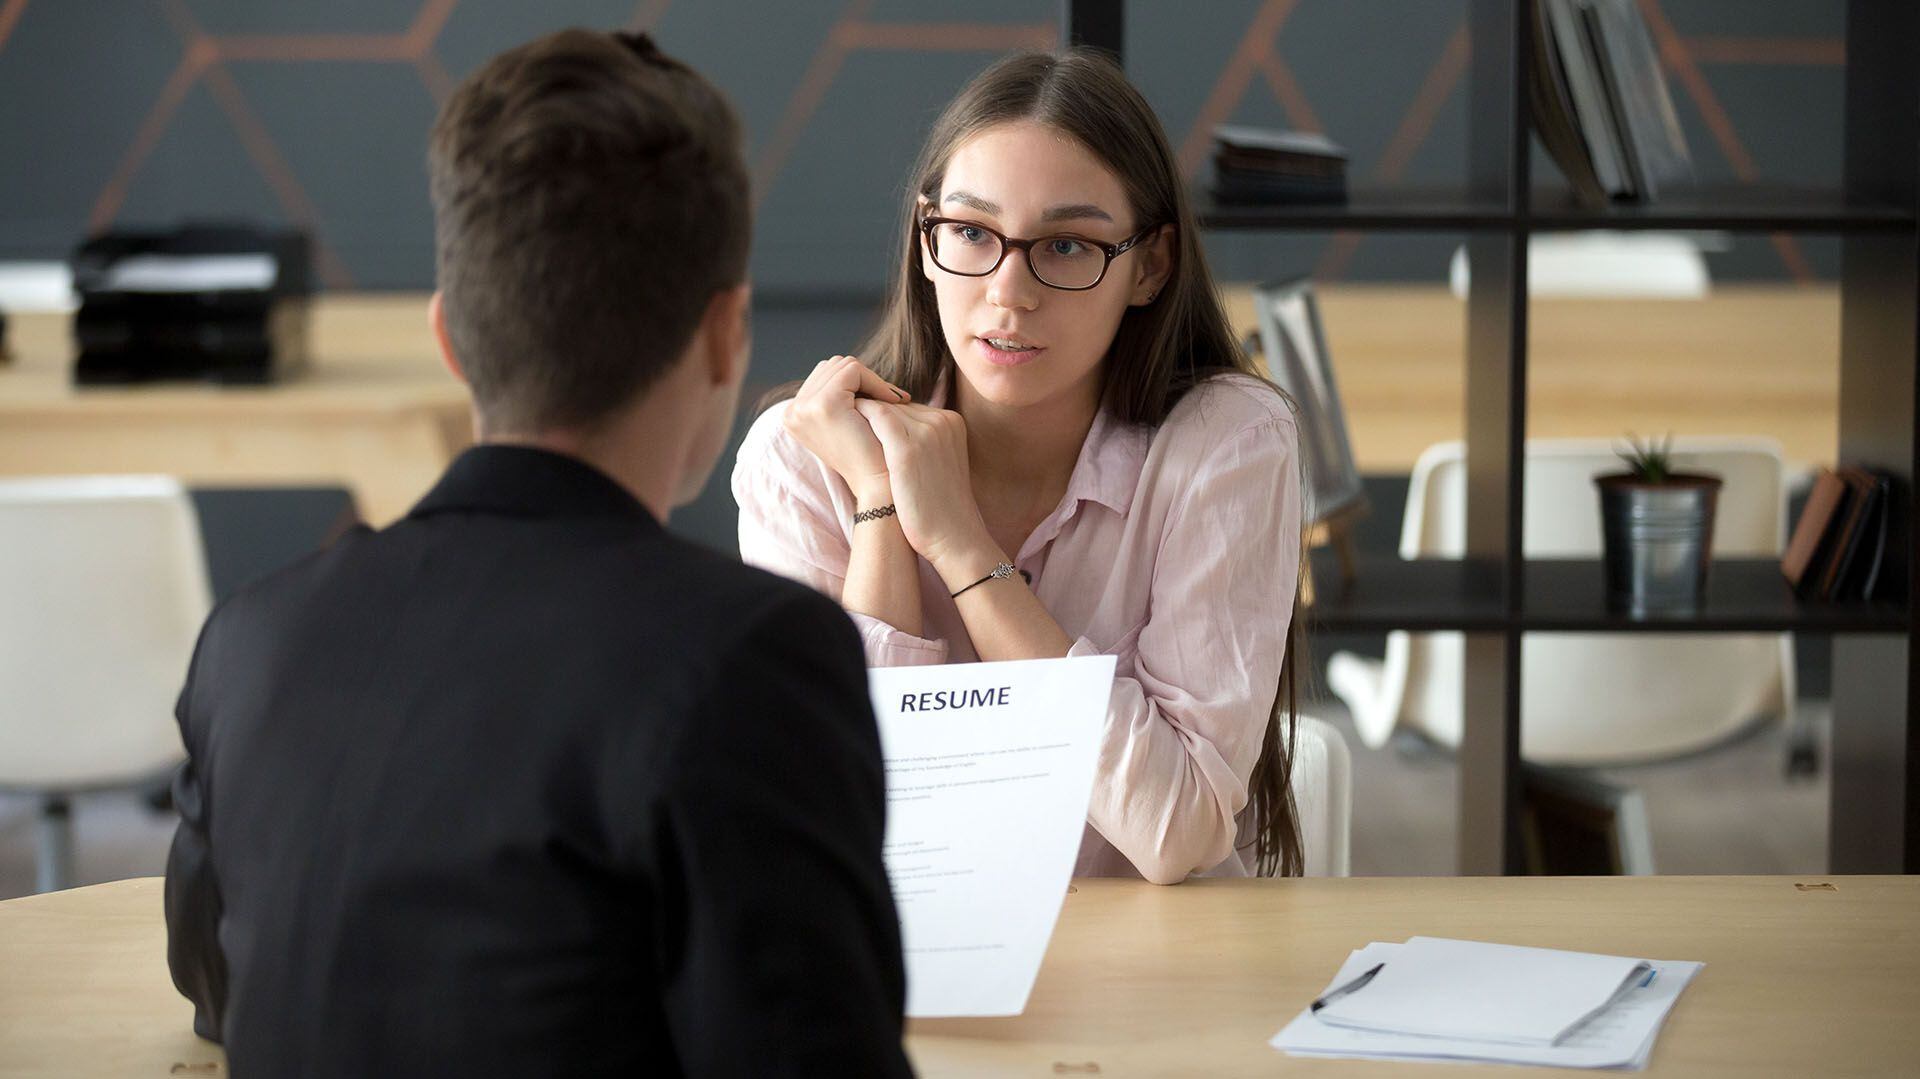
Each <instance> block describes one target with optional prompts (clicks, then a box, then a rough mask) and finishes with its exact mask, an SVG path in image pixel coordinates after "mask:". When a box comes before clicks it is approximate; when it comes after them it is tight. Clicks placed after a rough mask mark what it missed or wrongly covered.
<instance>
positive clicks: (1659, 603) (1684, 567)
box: [1593, 434, 1720, 615]
mask: <svg viewBox="0 0 1920 1079" xmlns="http://www.w3.org/2000/svg"><path fill="white" fill-rule="evenodd" d="M1672 451H1673V436H1672V435H1668V436H1667V438H1666V440H1665V441H1664V442H1663V441H1658V440H1655V439H1648V440H1647V441H1646V442H1645V443H1644V444H1643V443H1641V442H1640V441H1639V440H1638V439H1636V438H1634V437H1633V436H1632V435H1631V434H1629V435H1628V436H1627V448H1626V449H1625V450H1622V451H1620V458H1621V460H1623V461H1625V462H1626V464H1627V471H1625V472H1614V473H1608V474H1605V475H1601V476H1596V477H1594V481H1593V482H1594V486H1596V487H1597V488H1599V491H1600V535H1601V541H1602V549H1603V550H1604V552H1605V564H1606V576H1607V601H1608V603H1609V604H1610V605H1611V606H1613V607H1614V608H1615V609H1618V610H1625V611H1627V612H1629V613H1630V614H1634V615H1643V614H1657V613H1662V612H1684V611H1690V610H1693V609H1694V608H1695V607H1696V606H1697V605H1698V604H1699V602H1700V598H1701V596H1702V595H1703V594H1705V592H1706V587H1707V565H1708V562H1709V560H1710V559H1711V557H1712V553H1713V552H1712V545H1713V511H1714V506H1715V504H1716V503H1717V502H1718V500H1719V495H1720V477H1718V476H1709V475H1705V474H1703V473H1694V472H1676V471H1674V470H1673V452H1672Z"/></svg>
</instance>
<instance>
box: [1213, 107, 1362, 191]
mask: <svg viewBox="0 0 1920 1079" xmlns="http://www.w3.org/2000/svg"><path fill="white" fill-rule="evenodd" d="M1213 141H1214V149H1213V168H1214V187H1213V196H1214V199H1215V200H1216V201H1218V202H1220V203H1222V204H1228V205H1248V204H1259V203H1268V204H1273V203H1308V204H1325V203H1340V202H1345V201H1347V152H1346V151H1345V150H1343V149H1341V148H1340V147H1339V146H1338V145H1336V144H1334V143H1333V142H1331V141H1329V140H1328V139H1327V137H1326V136H1324V135H1315V134H1312V133H1310V132H1304V131H1273V130H1269V129H1267V128H1260V127H1243V126H1239V125H1236V124H1221V125H1220V126H1218V127H1216V128H1214V129H1213Z"/></svg>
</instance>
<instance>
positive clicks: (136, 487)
mask: <svg viewBox="0 0 1920 1079" xmlns="http://www.w3.org/2000/svg"><path fill="white" fill-rule="evenodd" d="M0 596H5V597H6V602H5V603H4V605H0V786H9V787H20V788H29V789H38V790H79V789H85V788H88V787H97V786H112V785H117V784H122V783H126V782H130V781H134V780H137V779H140V778H142V777H144V776H149V775H153V774H156V773H158V772H159V771H160V770H162V769H164V768H166V767H167V766H168V765H169V764H172V763H173V762H176V761H178V760H179V759H180V756H181V749H180V739H179V734H178V731H177V730H176V728H175V724H174V719H173V704H174V701H175V699H176V698H177V697H178V695H179V693H180V686H181V684H182V682H183V681H184V680H185V678H186V671H187V662H188V660H189V659H190V658H191V657H192V653H193V644H194V640H195V637H196V636H197V634H198V633H199V630H200V625H201V623H202V622H203V621H204V620H205V619H206V616H207V609H208V606H209V598H208V596H209V593H208V588H207V571H206V562H205V557H204V555H203V553H202V548H201V542H200V528H199V524H198V522H197V520H196V519H195V517H194V513H193V507H192V504H191V503H190V502H189V500H188V498H187V494H186V491H185V490H184V489H183V488H182V487H181V486H180V484H179V483H178V482H177V481H175V480H173V479H170V478H168V477H164V476H80V477H59V478H46V479H17V480H0Z"/></svg>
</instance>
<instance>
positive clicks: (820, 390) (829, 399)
mask: <svg viewBox="0 0 1920 1079" xmlns="http://www.w3.org/2000/svg"><path fill="white" fill-rule="evenodd" d="M857 397H871V398H873V399H875V400H878V401H894V402H901V401H906V400H908V399H909V398H908V397H907V394H906V391H904V390H902V389H900V388H899V387H897V386H895V385H893V384H892V383H890V382H888V381H887V380H886V379H883V378H881V377H880V376H879V375H876V374H874V373H873V372H872V371H870V370H868V369H867V367H866V365H865V364H862V363H861V362H860V361H859V360H858V359H856V358H854V357H852V356H834V357H832V358H831V359H827V360H822V361H821V362H820V363H819V364H817V365H815V367H814V369H813V373H812V374H810V375H808V376H807V380H806V381H805V382H803V383H801V385H800V392H799V393H797V394H795V395H794V398H793V403H792V404H790V405H788V406H787V411H786V415H785V416H783V417H782V421H783V422H784V424H785V426H786V429H787V431H788V432H789V433H791V434H792V435H793V437H794V438H796V439H798V440H799V442H800V444H801V445H802V446H805V447H806V448H807V449H809V450H811V451H812V452H813V455H814V456H815V457H818V458H819V459H820V462H821V463H822V464H824V465H826V466H827V467H828V468H830V469H832V470H833V471H834V472H835V473H836V474H838V475H839V477H840V478H841V479H842V480H844V481H846V484H847V487H848V488H849V489H851V490H852V491H853V497H854V501H855V502H856V503H857V504H858V505H859V507H860V508H861V509H871V508H872V505H880V504H884V503H886V502H888V501H891V498H890V495H889V492H890V490H891V488H890V486H889V484H888V480H887V458H886V455H885V454H884V453H882V452H881V449H880V439H879V438H878V437H877V436H875V435H874V433H873V427H872V426H871V425H869V424H868V423H867V420H866V417H864V416H862V415H860V413H859V412H857V411H855V410H854V407H853V402H854V400H855V399H856V398H857ZM869 503H872V505H869Z"/></svg>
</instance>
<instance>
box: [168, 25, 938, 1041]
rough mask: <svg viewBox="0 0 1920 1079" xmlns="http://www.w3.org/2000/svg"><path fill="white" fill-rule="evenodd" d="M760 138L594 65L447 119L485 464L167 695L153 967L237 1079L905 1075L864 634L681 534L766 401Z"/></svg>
mask: <svg viewBox="0 0 1920 1079" xmlns="http://www.w3.org/2000/svg"><path fill="white" fill-rule="evenodd" d="M739 141H740V140H739V130H738V123H737V121H736V119H735V118H734V115H733V113H732V110H731V109H730V108H729V106H727V104H726V103H725V102H724V101H723V100H722V99H721V98H720V96H719V95H718V93H717V92H716V91H715V90H714V89H713V88H712V87H711V86H710V85H709V84H707V83H706V82H705V81H704V80H703V79H701V78H700V77H699V76H698V75H697V74H695V73H694V72H693V71H691V70H690V69H688V68H687V67H685V66H684V65H682V64H680V63H679V62H677V61H675V60H672V59H670V58H668V57H666V56H664V55H662V54H661V53H660V52H659V51H658V50H657V49H656V48H655V47H654V46H653V45H652V43H651V42H650V41H648V40H647V39H645V38H643V37H627V36H620V35H608V34H596V33H589V32H586V31H567V32H563V33H560V34H556V35H553V36H550V37H547V38H543V39H541V40H539V41H536V42H533V43H532V44H529V45H526V46H523V47H521V48H518V49H515V50H513V51H511V52H508V53H506V54H504V55H502V56H500V57H498V58H496V59H495V60H493V61H492V62H491V63H489V64H488V65H487V66H486V67H484V68H482V69H481V70H480V71H479V72H477V73H475V74H474V75H473V76H472V77H471V78H470V79H468V80H467V81H466V83H464V84H463V85H462V86H461V87H460V89H459V90H458V92H456V93H455V94H454V96H453V98H452V99H451V100H450V101H449V102H448V103H447V105H446V107H445V109H443V110H442V112H441V115H440V118H439V120H438V122H437V123H436V125H435V128H434V133H433V141H432V147H431V150H430V153H429V168H430V172H431V176H432V189H433V201H434V209H435V220H436V236H437V247H438V274H439V284H440V290H441V291H440V292H439V293H437V294H436V295H435V297H434V303H433V308H432V323H433V328H434V330H435V332H436V334H437V336H438V338H439V340H440V343H441V347H442V351H443V352H444V353H445V355H446V357H447V360H448V362H449V364H450V365H451V366H452V367H453V368H454V370H455V371H456V373H457V374H459V375H460V376H461V377H462V378H463V379H465V380H466V382H467V383H468V385H469V386H470V388H471V390H472V393H473V397H474V404H475V416H476V427H477V430H478V432H479V434H480V445H478V446H477V447H475V448H473V449H471V450H468V451H467V452H466V453H464V454H462V455H461V456H460V458H459V459H458V460H456V461H455V462H454V463H453V465H452V466H451V467H450V468H449V469H448V470H447V472H446V475H445V476H444V477H442V479H441V480H440V482H439V483H438V485H437V486H435V487H434V489H433V490H432V492H431V493H429V494H428V495H427V496H426V498H425V499H423V500H422V501H421V502H420V504H419V505H418V506H416V507H415V508H414V510H413V512H412V513H410V514H409V515H408V516H407V517H406V518H405V519H403V520H401V521H400V522H399V523H397V524H395V525H393V526H392V527H390V528H387V529H384V530H382V531H378V532H373V531H368V530H365V529H360V530H358V531H356V532H354V533H352V534H350V535H348V536H347V537H345V538H343V539H342V540H341V541H340V542H338V543H336V544H334V545H333V546H332V547H331V548H329V549H327V550H326V551H323V552H321V553H319V554H317V555H315V556H313V557H311V558H309V559H307V560H306V561H304V562H301V563H299V564H297V565H295V566H293V567H291V568H289V569H288V570H285V571H283V572H281V573H279V574H277V575H275V576H272V577H270V578H268V579H266V580H265V581H263V582H261V583H259V584H257V585H255V586H252V587H250V588H248V589H245V590H243V591H242V592H241V593H240V594H238V595H236V596H235V597H233V598H232V599H230V600H229V601H228V602H226V603H224V604H222V605H221V607H220V608H219V609H218V610H217V611H215V612H214V614H213V615H212V617H211V618H209V619H208V622H207V626H206V628H205V630H204V631H203V632H202V635H201V639H200V644H199V647H198V649H197V650H196V652H195V656H194V660H193V664H192V667H191V669H190V671H189V673H188V677H187V684H186V689H185V690H184V692H183V693H182V695H181V699H180V707H179V718H180V726H181V732H182V734H183V736H184V738H185V742H186V746H187V750H188V756H189V760H188V763H187V764H186V765H185V766H184V767H183V768H182V770H181V773H180V775H179V778H178V780H177V781H176V783H175V798H176V800H177V803H178V806H179V809H180V813H181V825H180V829H179V832H178V834H177V836H176V838H175V840H174V845H173V850H172V853H171V855H170V857H169V861H168V867H167V893H166V913H167V925H168V932H169V946H168V959H169V961H170V963H171V966H172V969H173V975H174V981H175V983H176V984H177V985H178V986H179V987H180V989H181V991H182V992H183V993H184V994H185V995H186V996H187V997H189V998H190V999H191V1000H192V1001H193V1002H194V1004H195V1005H196V1007H197V1014H196V1019H195V1029H196V1030H198V1031H199V1032H200V1033H202V1034H203V1035H205V1036H207V1037H210V1038H214V1039H217V1040H221V1041H224V1042H225V1043H226V1046H227V1051H228V1057H229V1062H230V1065H231V1067H232V1070H233V1072H234V1074H236V1075H238V1076H241V1077H243V1079H245V1077H247V1076H255V1075H259V1076H276V1077H278V1076H295V1075H329V1076H333V1075H338V1076H406V1075H458V1076H463V1077H472V1076H488V1075H499V1076H515V1077H521V1076H534V1075H551V1076H568V1077H576V1076H590V1075H613V1074H620V1075H633V1074H675V1073H687V1074H695V1075H755V1076H778V1075H833V1076H853V1075H859V1076H869V1075H893V1074H904V1073H906V1072H907V1071H908V1068H907V1063H906V1059H905V1056H904V1053H903V1051H902V1049H901V1044H900V1032H901V1031H900V1028H901V1006H902V999H903V996H904V988H903V981H904V979H903V975H902V969H901V960H900V942H899V926H898V922H897V921H896V917H895V913H894V908H893V902H892V898H891V895H890V893H889V891H888V887H887V879H886V876H885V872H884V869H883V867H882V864H881V859H880V844H881V836H882V823H883V815H884V809H885V802H884V787H883V775H882V769H881V760H880V751H879V744H878V738H877V734H876V731H875V728H874V721H873V716H872V712H871V710H870V709H869V706H868V704H867V698H866V691H865V676H864V672H863V670H862V664H861V654H860V649H859V646H858V643H857V640H856V637H855V634H854V630H853V629H852V627H851V626H850V625H849V623H848V622H847V619H846V617H845V616H844V615H843V614H842V613H841V612H840V610H839V609H838V608H837V607H836V606H835V605H834V604H833V603H832V602H830V601H828V600H826V599H823V598H821V597H820V596H818V595H816V594H815V593H813V592H812V591H811V590H809V589H806V588H804V587H801V586H799V585H794V584H790V583H787V582H785V581H781V580H778V579H776V578H774V577H771V576H768V575H767V574H764V573H760V572H757V571H755V570H751V569H747V568H745V567H743V566H741V565H739V564H738V563H737V562H734V561H732V560H729V559H723V558H721V557H719V556H717V555H714V554H711V553H708V552H706V551H704V550H702V549H700V548H698V547H695V546H692V545H690V544H687V543H684V542H681V541H679V540H677V539H675V538H673V537H672V536H670V535H669V534H668V533H667V532H666V531H665V530H664V529H663V528H662V524H661V522H663V521H664V520H665V519H666V516H667V513H668V511H669V510H670V509H671V508H672V507H673V506H674V505H676V504H680V503H683V502H684V501H685V500H687V499H688V498H691V497H692V495H693V493H694V492H697V491H698V490H699V488H700V486H701V485H702V483H704V481H705V479H706V477H707V475H708V473H709V472H710V471H711V469H712V467H713V463H714V460H715V458H716V457H718V455H719V453H720V450H721V448H722V447H723V445H724V443H725V440H726V436H727V433H728V430H729V427H730V425H731V421H732V418H733V414H734V409H735V407H736V404H737V401H738V396H739V387H740V383H741V380H742V378H743V377H744V374H745V369H746V364H747V351H748V332H747V309H748V288H747V285H746V284H745V277H746V255H747V236H748V229H749V220H748V217H749V213H748V203H747V174H746V169H745V167H744V165H743V164H742V161H741V158H740V152H739Z"/></svg>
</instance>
